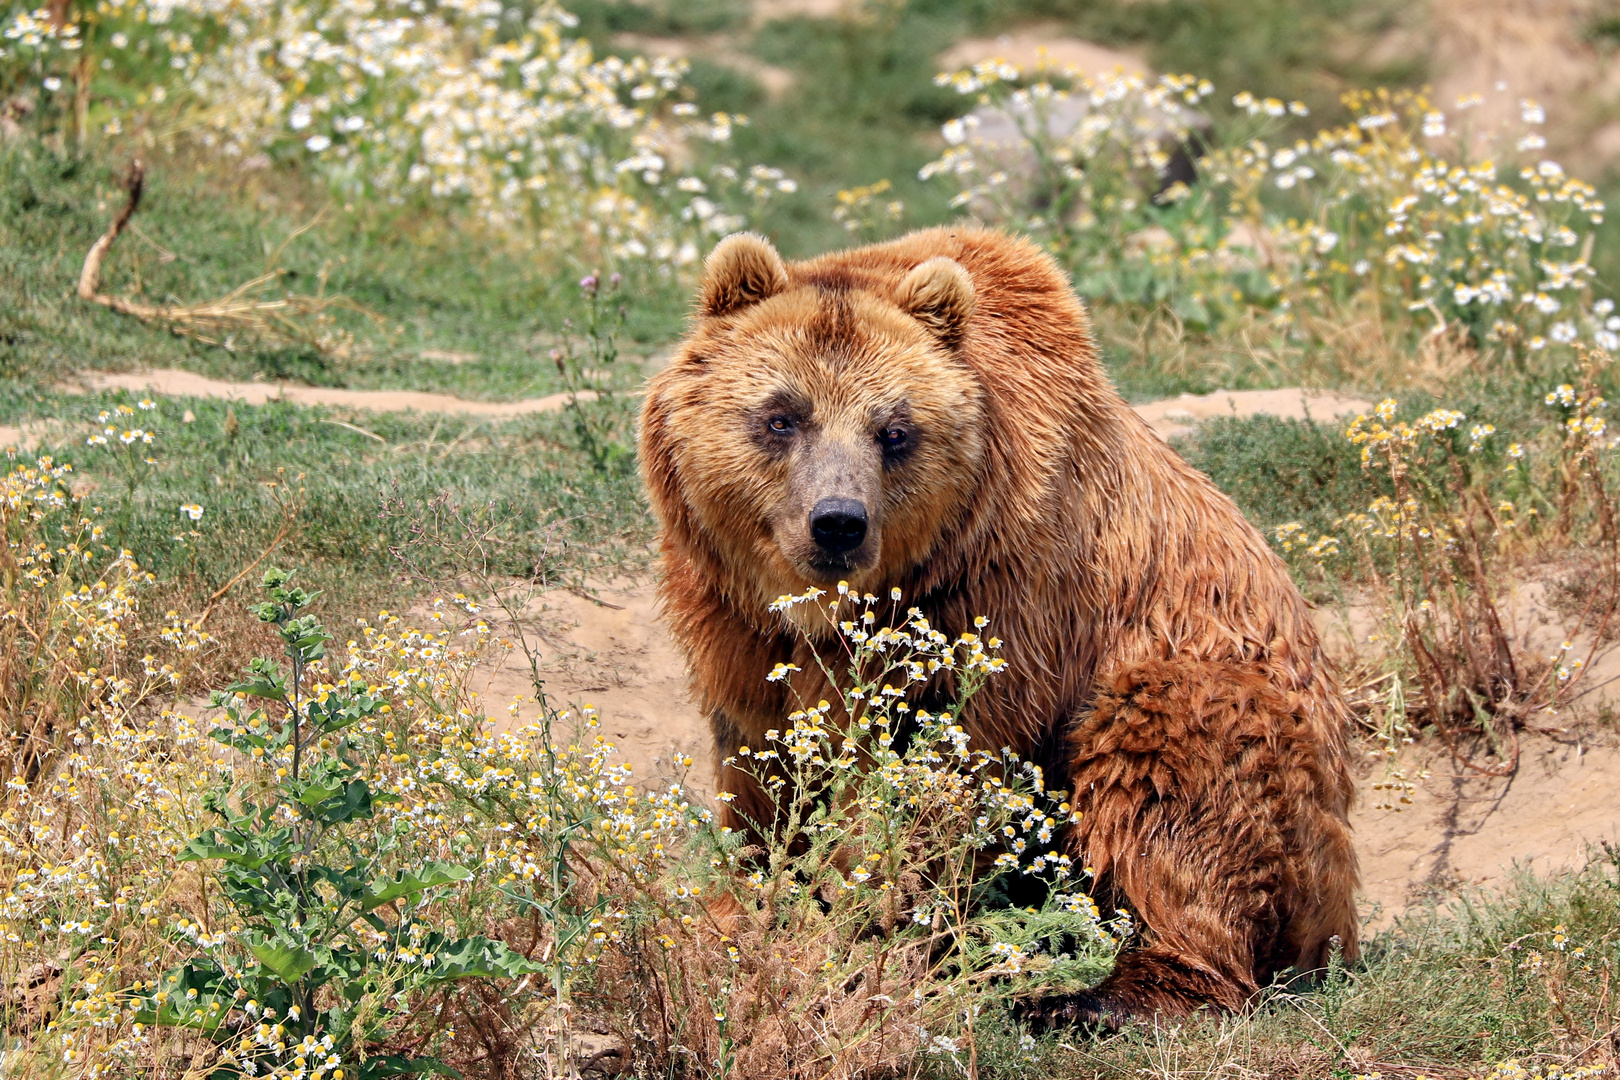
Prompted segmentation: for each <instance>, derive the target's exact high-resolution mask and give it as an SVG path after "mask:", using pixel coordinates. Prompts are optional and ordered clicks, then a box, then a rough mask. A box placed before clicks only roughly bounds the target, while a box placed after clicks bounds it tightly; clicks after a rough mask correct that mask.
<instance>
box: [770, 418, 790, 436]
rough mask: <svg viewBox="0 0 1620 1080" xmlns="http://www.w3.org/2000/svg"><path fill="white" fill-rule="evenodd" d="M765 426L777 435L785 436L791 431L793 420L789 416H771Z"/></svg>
mask: <svg viewBox="0 0 1620 1080" xmlns="http://www.w3.org/2000/svg"><path fill="white" fill-rule="evenodd" d="M765 426H766V427H768V428H770V429H771V430H772V431H773V432H775V433H776V434H778V435H785V434H787V433H788V432H790V431H792V430H793V418H792V417H791V416H773V417H771V418H770V419H769V420H767V421H765Z"/></svg>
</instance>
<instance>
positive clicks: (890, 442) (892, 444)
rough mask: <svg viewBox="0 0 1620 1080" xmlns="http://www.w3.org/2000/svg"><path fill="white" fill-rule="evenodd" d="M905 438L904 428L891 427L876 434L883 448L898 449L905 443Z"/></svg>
mask: <svg viewBox="0 0 1620 1080" xmlns="http://www.w3.org/2000/svg"><path fill="white" fill-rule="evenodd" d="M906 438H907V436H906V429H905V428H898V427H892V428H887V429H885V430H884V431H883V432H882V434H880V435H879V436H878V442H880V443H882V444H883V449H885V450H898V449H900V448H901V447H903V446H905V445H906Z"/></svg>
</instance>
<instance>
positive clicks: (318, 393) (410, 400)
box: [0, 368, 596, 445]
mask: <svg viewBox="0 0 1620 1080" xmlns="http://www.w3.org/2000/svg"><path fill="white" fill-rule="evenodd" d="M84 379H85V382H87V383H88V384H89V385H90V386H91V387H92V388H93V389H96V390H129V391H131V392H133V393H152V394H162V395H164V396H165V397H199V398H213V399H216V400H223V401H240V402H242V403H244V404H247V405H263V404H265V403H266V402H269V401H290V402H293V403H294V404H298V405H333V406H338V407H341V408H350V409H368V410H370V411H371V412H423V413H449V414H453V415H465V416H495V417H511V416H527V415H529V414H531V413H548V412H557V411H558V410H559V409H562V408H563V407H564V406H566V405H567V404H568V400H569V396H570V395H568V394H566V393H563V394H547V395H546V396H545V397H539V398H528V399H526V400H523V401H468V400H467V399H466V398H458V397H452V396H451V395H449V394H430V393H424V392H422V391H417V390H340V389H336V388H333V387H326V386H304V385H302V384H299V383H284V382H225V381H223V380H220V379H209V378H206V377H204V376H202V375H195V374H193V373H191V372H189V371H177V370H174V369H172V368H163V369H158V370H155V371H136V372H117V373H112V374H107V373H102V372H93V373H90V374H87V375H86V376H85V377H84ZM579 396H580V400H581V401H594V400H596V395H595V394H594V393H592V392H591V391H589V390H586V391H583V392H581V393H580V395H579ZM4 430H5V429H0V432H3V431H4ZM3 444H4V440H3V439H0V445H3Z"/></svg>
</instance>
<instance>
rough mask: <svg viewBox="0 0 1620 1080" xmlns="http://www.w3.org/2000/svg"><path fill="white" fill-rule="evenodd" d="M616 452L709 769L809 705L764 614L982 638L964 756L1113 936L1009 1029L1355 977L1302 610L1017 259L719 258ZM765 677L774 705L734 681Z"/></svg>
mask: <svg viewBox="0 0 1620 1080" xmlns="http://www.w3.org/2000/svg"><path fill="white" fill-rule="evenodd" d="M895 432H899V433H900V437H901V439H902V441H903V445H901V447H900V449H899V450H898V451H892V450H891V449H888V448H886V447H888V445H889V443H892V442H894V441H895V434H894V433H895ZM641 438H642V465H643V470H644V475H645V478H646V481H647V488H648V491H649V493H650V497H651V500H652V505H653V508H654V510H655V512H656V513H657V515H658V517H659V519H660V521H661V523H662V533H661V545H662V553H663V560H664V579H663V586H662V588H663V595H664V602H665V605H666V608H667V612H668V616H669V619H670V621H671V625H672V629H673V631H674V634H675V636H676V638H677V640H678V641H679V642H680V644H681V645H682V646H683V647H684V648H685V651H686V653H687V656H688V657H689V660H690V664H691V671H692V677H693V680H694V682H695V684H696V687H697V690H698V691H699V692H700V694H701V697H702V701H703V704H704V707H705V709H706V710H707V712H708V715H709V716H710V718H711V720H712V723H713V728H714V734H715V741H716V744H717V747H718V750H719V752H720V756H721V757H722V758H724V757H727V756H729V755H730V754H731V753H732V752H733V751H734V750H735V749H736V748H737V747H738V746H739V745H742V744H743V743H753V744H755V745H758V744H759V743H760V742H761V740H762V738H763V733H764V732H765V731H766V730H767V729H769V728H773V727H780V726H781V724H782V722H783V718H784V716H785V715H786V713H787V712H788V711H789V709H790V707H791V706H790V705H789V701H790V700H792V698H790V694H795V693H796V694H798V695H803V696H804V697H807V698H809V699H810V700H815V698H816V697H817V696H830V695H828V694H827V688H825V687H821V686H818V685H816V683H815V680H816V679H818V678H820V676H819V673H818V672H817V669H816V665H815V664H814V663H812V662H810V658H809V649H810V646H809V645H808V644H806V643H805V641H804V640H803V639H802V637H801V636H800V635H799V634H798V633H796V632H795V628H794V627H793V626H790V625H789V624H788V623H787V622H786V621H784V620H785V618H786V617H787V616H782V615H773V614H770V613H769V612H768V611H767V605H768V604H769V602H770V601H771V600H773V599H774V598H776V597H777V596H780V595H782V594H785V593H790V592H800V591H803V590H805V589H807V588H809V587H811V586H814V585H821V586H823V587H825V586H826V585H828V584H830V583H832V582H835V581H836V580H838V579H839V578H845V579H847V580H849V581H850V583H851V584H852V585H853V586H855V587H857V588H859V589H861V590H865V591H871V592H876V593H879V594H880V595H881V594H882V593H883V592H884V591H886V590H887V589H888V588H890V587H892V586H898V587H899V588H900V589H901V590H902V591H903V593H904V596H905V598H906V601H907V603H915V604H917V605H918V606H919V607H921V608H922V610H923V612H924V613H925V614H926V615H927V616H928V617H929V618H930V619H931V620H932V621H933V622H934V624H935V625H936V626H937V627H939V628H940V629H942V630H944V631H945V632H947V633H949V634H953V635H954V634H955V633H957V632H959V631H961V630H963V629H965V628H967V627H968V626H969V625H970V622H971V620H972V618H973V617H974V616H975V615H981V614H982V615H987V616H988V617H989V619H990V627H991V630H992V631H993V632H994V633H996V634H997V635H998V636H1000V637H1001V638H1003V639H1004V640H1005V642H1006V645H1005V648H1004V651H1003V655H1004V656H1005V657H1006V659H1007V660H1008V661H1009V663H1010V665H1011V671H1012V674H1010V675H1006V676H1002V677H1000V678H997V679H992V680H990V681H989V683H988V684H987V685H986V686H985V688H984V689H983V690H982V691H981V692H980V693H979V695H978V696H977V697H976V698H975V699H974V701H973V702H972V706H971V709H970V713H969V715H968V716H966V717H965V718H964V720H965V722H966V723H967V724H968V725H969V731H970V734H971V735H972V737H973V741H974V744H975V745H977V746H982V747H991V748H996V747H1002V746H1008V747H1011V748H1012V749H1014V750H1015V751H1017V752H1018V753H1020V754H1022V755H1024V756H1026V757H1029V758H1033V759H1034V760H1036V761H1038V762H1039V763H1041V764H1042V765H1044V766H1045V767H1046V768H1047V769H1048V770H1049V775H1054V776H1058V777H1061V778H1062V780H1063V782H1064V784H1066V785H1067V786H1068V787H1069V789H1070V790H1072V791H1074V792H1075V799H1076V804H1077V806H1078V808H1079V809H1080V811H1081V813H1082V815H1083V816H1082V818H1081V822H1080V824H1079V825H1078V826H1077V827H1076V828H1075V830H1074V832H1073V835H1072V838H1071V842H1072V844H1073V847H1074V850H1075V853H1076V854H1077V855H1078V856H1079V857H1081V858H1083V859H1084V860H1085V861H1086V863H1087V864H1088V865H1090V866H1091V867H1093V868H1094V869H1095V871H1096V874H1097V885H1098V889H1099V891H1100V893H1101V894H1102V897H1103V902H1104V904H1105V905H1106V904H1107V903H1109V902H1117V903H1119V904H1121V905H1123V906H1126V907H1128V908H1129V909H1130V910H1131V911H1132V912H1133V913H1134V914H1135V916H1136V918H1137V920H1138V922H1139V924H1140V927H1141V929H1142V934H1143V944H1142V946H1141V947H1139V948H1136V949H1134V950H1133V951H1130V952H1128V953H1126V954H1125V955H1123V956H1122V957H1121V958H1120V961H1119V963H1118V965H1117V967H1116V970H1115V971H1114V973H1113V974H1112V975H1111V976H1110V977H1109V978H1108V979H1107V980H1106V981H1105V982H1104V983H1103V984H1102V985H1101V986H1099V987H1097V988H1096V989H1095V990H1094V991H1092V992H1090V993H1087V994H1082V995H1077V996H1073V997H1066V998H1049V999H1047V1000H1046V1001H1044V1002H1041V1003H1039V1004H1037V1005H1036V1006H1035V1008H1034V1010H1033V1012H1034V1015H1035V1018H1036V1020H1037V1021H1038V1022H1042V1021H1046V1022H1050V1021H1065V1020H1067V1021H1080V1022H1090V1023H1100V1024H1105V1025H1117V1024H1118V1023H1120V1022H1121V1021H1122V1020H1123V1019H1124V1018H1125V1017H1128V1016H1130V1015H1133V1014H1147V1013H1153V1012H1160V1013H1170V1014H1174V1013H1181V1012H1186V1011H1188V1010H1191V1009H1194V1008H1197V1007H1199V1006H1202V1005H1212V1006H1216V1007H1219V1008H1224V1009H1233V1008H1237V1007H1239V1006H1241V1005H1242V1004H1243V1003H1244V1001H1245V1000H1246V999H1248V998H1249V997H1250V996H1251V995H1252V994H1254V993H1255V992H1256V991H1257V990H1258V989H1259V988H1260V987H1261V986H1263V985H1265V984H1266V983H1267V982H1269V981H1270V980H1271V978H1272V976H1273V975H1274V974H1275V973H1277V972H1280V971H1282V970H1283V969H1285V968H1287V967H1290V966H1296V967H1299V968H1302V969H1312V968H1315V967H1318V966H1320V965H1321V964H1322V963H1323V962H1324V961H1325V958H1326V955H1327V952H1328V950H1329V948H1330V947H1331V944H1330V943H1331V941H1332V939H1334V938H1337V939H1338V940H1339V942H1341V943H1342V946H1343V948H1344V951H1345V954H1346V955H1347V956H1353V955H1354V954H1355V949H1356V919H1355V911H1354V905H1353V892H1354V890H1355V887H1356V863H1355V857H1354V854H1353V852H1352V850H1351V846H1350V834H1349V828H1348V825H1347V824H1346V811H1347V809H1348V807H1349V803H1350V798H1351V784H1350V780H1349V777H1348V774H1347V771H1346V766H1345V746H1344V730H1345V721H1346V710H1345V706H1344V703H1343V701H1342V699H1341V697H1340V694H1339V691H1338V689H1337V687H1336V686H1335V685H1334V682H1333V680H1332V678H1331V676H1330V675H1329V673H1328V671H1327V669H1326V667H1325V664H1324V660H1323V656H1322V651H1321V648H1320V646H1319V644H1318V641H1317V636H1316V633H1315V631H1314V629H1313V627H1312V624H1311V621H1310V618H1309V616H1308V613H1307V610H1306V605H1305V602H1304V600H1303V599H1302V598H1301V597H1300V595H1299V592H1298V591H1297V590H1296V589H1295V587H1294V585H1293V583H1292V582H1291V581H1290V580H1289V577H1288V573H1287V570H1286V569H1285V568H1284V566H1283V565H1282V563H1281V562H1280V561H1279V560H1278V559H1277V557H1276V556H1275V555H1274V554H1273V553H1272V552H1271V550H1270V549H1269V547H1268V546H1267V544H1266V542H1265V541H1264V540H1263V539H1262V538H1261V536H1260V535H1259V534H1258V533H1257V532H1256V531H1255V530H1254V529H1253V528H1252V527H1250V526H1249V525H1248V523H1247V522H1245V521H1244V519H1243V517H1242V515H1241V514H1240V513H1239V512H1238V510H1237V508H1236V507H1235V506H1234V505H1233V504H1232V502H1231V501H1230V500H1229V499H1228V498H1226V496H1224V495H1223V494H1221V493H1220V492H1219V491H1217V490H1216V488H1215V487H1214V485H1212V484H1211V483H1210V482H1209V480H1208V479H1207V478H1206V477H1204V476H1203V475H1202V474H1200V473H1198V472H1196V471H1195V470H1193V469H1192V468H1191V467H1189V466H1188V465H1187V464H1186V463H1185V462H1183V461H1182V460H1181V458H1180V457H1179V456H1177V455H1176V453H1175V452H1174V451H1172V450H1171V449H1170V447H1169V446H1167V445H1166V444H1165V443H1164V442H1163V441H1162V440H1160V439H1159V438H1158V437H1157V436H1156V435H1155V434H1154V433H1153V432H1152V431H1151V430H1150V429H1149V428H1148V426H1147V425H1146V424H1145V423H1144V422H1143V421H1142V420H1141V419H1140V418H1139V417H1138V416H1137V415H1136V414H1135V413H1134V412H1133V411H1132V410H1131V409H1130V408H1128V407H1127V406H1126V404H1125V402H1124V401H1123V400H1122V399H1121V398H1120V396H1119V394H1118V393H1117V392H1116V391H1115V390H1114V388H1113V386H1112V385H1111V384H1110V383H1109V381H1108V378H1107V376H1106V375H1105V373H1104V372H1103V369H1102V367H1101V365H1100V364H1099V362H1098V359H1097V350H1096V346H1095V345H1094V343H1093V340H1092V336H1091V333H1090V329H1089V324H1088V320H1087V317H1086V314H1085V312H1084V311H1083V309H1082V308H1081V305H1080V303H1079V301H1078V300H1077V299H1076V298H1075V296H1074V294H1073V292H1072V291H1071V289H1070V287H1069V283H1068V281H1067V279H1066V278H1065V276H1064V275H1063V273H1062V272H1061V271H1060V270H1059V269H1058V268H1057V266H1056V265H1054V264H1053V262H1052V261H1051V259H1049V258H1048V257H1047V256H1046V255H1045V254H1043V253H1042V252H1041V251H1040V250H1039V249H1037V248H1036V247H1034V246H1033V245H1031V244H1029V243H1027V242H1024V241H1020V240H1015V239H1011V238H1009V237H1006V236H1004V235H1001V234H998V233H994V232H990V231H984V230H978V229H971V228H949V229H935V230H930V231H926V232H920V233H915V234H913V235H911V236H908V237H905V238H903V239H901V240H898V241H895V242H892V243H888V244H882V245H877V246H873V247H867V248H862V249H859V250H855V251H847V252H840V253H836V254H832V255H827V256H824V257H822V258H819V259H813V260H810V261H807V262H802V263H793V264H787V265H784V264H783V263H782V261H781V260H780V259H779V258H778V257H777V256H776V253H775V251H774V249H772V248H770V246H769V245H768V244H767V243H765V242H764V241H763V240H761V239H759V238H757V237H750V236H739V237H732V238H730V239H728V240H727V241H725V242H723V243H722V244H721V245H720V246H719V247H718V248H717V249H716V251H715V252H714V254H713V255H712V256H711V257H710V260H709V263H708V265H707V267H706V273H705V282H704V285H703V289H702V294H701V299H700V306H699V312H698V317H697V319H696V321H695V324H694V326H693V328H692V331H691V334H690V336H689V337H688V339H687V340H686V342H685V343H684V344H683V345H682V347H681V348H680V350H679V351H678V353H677V354H676V356H675V358H674V360H673V362H672V363H671V364H670V366H669V367H668V368H667V369H666V370H664V371H663V372H661V373H660V374H659V375H657V376H656V377H655V378H654V379H653V380H652V383H651V385H650V387H649V392H648V395H647V399H646V404H645V407H644V411H643V413H642V435H641ZM885 440H887V441H885ZM829 496H838V497H849V498H855V499H858V500H860V501H862V502H863V503H864V505H866V507H867V508H868V513H869V517H870V520H869V525H868V534H867V536H866V539H865V540H864V541H863V543H862V545H861V546H860V547H859V548H857V549H856V550H854V551H852V552H850V553H848V554H847V555H846V556H840V557H839V558H841V559H842V560H843V561H842V562H841V563H839V562H828V560H827V559H826V558H825V557H823V556H822V555H820V554H818V551H817V549H816V546H815V544H814V543H813V542H812V541H811V539H810V527H809V526H808V525H807V524H806V520H807V515H809V514H810V513H811V509H812V508H813V507H815V506H816V505H818V500H821V499H824V498H827V497H829ZM818 559H820V560H821V561H819V562H818V561H817V560H818ZM799 610H802V609H799ZM804 629H805V630H807V631H809V632H811V633H812V634H817V633H822V634H824V633H825V628H821V629H817V628H816V627H811V626H806V627H805V628H804ZM778 662H796V663H797V664H798V665H799V667H800V668H802V669H803V671H802V672H801V673H800V674H799V675H797V676H795V678H796V679H797V680H798V682H797V683H796V684H795V685H794V686H792V687H784V685H783V684H781V683H769V682H767V681H766V679H765V675H766V673H767V672H769V671H770V670H771V668H772V667H773V665H775V664H776V663H778ZM720 784H721V786H722V788H723V789H725V790H729V791H731V792H733V793H735V794H736V796H737V798H736V800H735V801H734V802H732V803H731V804H729V806H727V808H726V811H725V813H726V820H727V822H728V823H729V824H732V825H733V826H737V827H747V826H748V825H749V824H750V823H769V822H770V821H771V820H772V804H771V801H770V799H769V797H768V795H767V794H766V793H765V792H763V791H762V790H760V788H759V786H758V785H757V784H756V783H755V782H754V781H753V780H752V778H750V777H749V776H748V775H746V774H744V773H742V772H739V771H736V770H731V769H726V768H724V767H722V773H721V776H720Z"/></svg>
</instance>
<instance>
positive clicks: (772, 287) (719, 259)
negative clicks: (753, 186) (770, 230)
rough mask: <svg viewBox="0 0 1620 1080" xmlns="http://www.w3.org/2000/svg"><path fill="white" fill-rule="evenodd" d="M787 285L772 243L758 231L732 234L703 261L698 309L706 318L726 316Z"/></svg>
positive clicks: (782, 267) (782, 268) (777, 291)
mask: <svg viewBox="0 0 1620 1080" xmlns="http://www.w3.org/2000/svg"><path fill="white" fill-rule="evenodd" d="M787 287H788V276H787V267H786V266H783V265H782V256H780V255H778V254H777V253H776V249H775V248H774V247H772V246H771V242H770V241H769V240H767V239H765V238H764V237H763V236H760V235H759V234H758V233H735V234H733V235H731V236H728V237H726V238H725V239H724V240H722V241H720V242H719V243H718V244H716V245H715V248H714V250H713V251H711V252H709V257H708V259H706V260H705V261H704V263H703V287H702V289H701V291H700V292H699V295H698V310H699V312H700V313H701V314H702V315H703V316H704V317H705V318H713V317H715V316H716V315H729V314H730V313H731V312H733V311H736V310H738V309H739V308H744V307H747V306H748V305H750V304H757V303H759V302H760V301H761V300H769V299H770V298H771V297H773V296H775V295H776V294H777V293H779V292H782V291H784V290H786V289H787Z"/></svg>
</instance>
